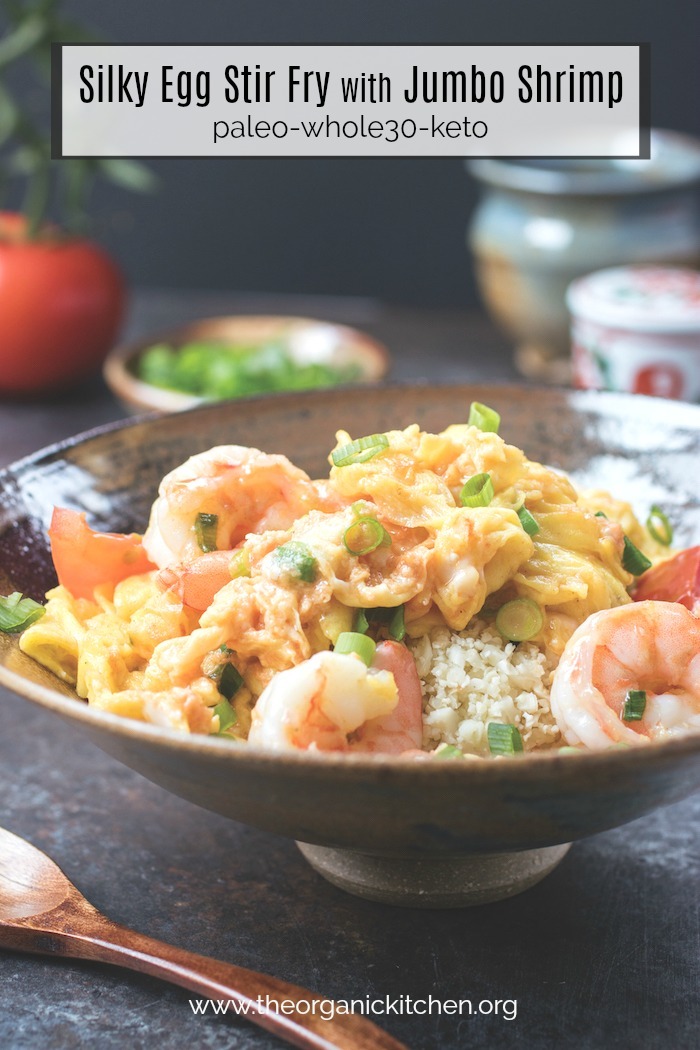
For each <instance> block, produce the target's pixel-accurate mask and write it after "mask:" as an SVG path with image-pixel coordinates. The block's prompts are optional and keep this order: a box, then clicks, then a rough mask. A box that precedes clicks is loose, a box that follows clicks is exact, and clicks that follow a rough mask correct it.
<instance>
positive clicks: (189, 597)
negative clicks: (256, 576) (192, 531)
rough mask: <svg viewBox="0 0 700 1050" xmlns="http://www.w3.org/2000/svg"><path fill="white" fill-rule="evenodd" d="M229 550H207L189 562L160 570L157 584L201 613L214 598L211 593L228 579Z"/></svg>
mask: <svg viewBox="0 0 700 1050" xmlns="http://www.w3.org/2000/svg"><path fill="white" fill-rule="evenodd" d="M230 565H231V551H210V552H209V553H208V554H202V556H201V557H200V558H197V559H196V560H195V561H193V562H192V563H191V564H190V565H177V566H176V567H175V568H172V569H170V568H168V569H161V571H160V572H159V573H158V577H157V579H158V583H159V585H160V586H161V587H162V588H163V590H166V591H170V590H171V591H173V593H174V594H176V595H177V596H178V598H179V599H180V601H181V602H184V604H185V605H189V607H190V608H191V609H197V611H198V612H202V611H203V610H204V609H208V608H209V606H210V605H211V603H212V602H213V601H214V595H215V594H216V593H217V591H220V590H221V588H222V587H224V586H225V585H226V584H227V583H230V582H231V570H230Z"/></svg>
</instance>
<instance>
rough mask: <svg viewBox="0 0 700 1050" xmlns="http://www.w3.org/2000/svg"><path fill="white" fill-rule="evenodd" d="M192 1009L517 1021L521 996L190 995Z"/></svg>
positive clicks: (236, 1013) (242, 1013)
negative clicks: (240, 998) (243, 998)
mask: <svg viewBox="0 0 700 1050" xmlns="http://www.w3.org/2000/svg"><path fill="white" fill-rule="evenodd" d="M189 1002H190V1008H191V1010H192V1013H193V1014H195V1015H198V1016H202V1015H207V1014H209V1015H214V1016H216V1015H225V1014H229V1013H230V1014H231V1015H232V1016H234V1017H235V1016H238V1017H246V1016H248V1014H252V1015H254V1014H257V1013H261V1012H262V1013H267V1012H270V1011H272V1012H274V1013H278V1014H283V1015H285V1016H287V1017H291V1016H292V1015H294V1014H297V1015H299V1014H301V1015H302V1016H309V1015H314V1014H315V1015H317V1016H319V1017H321V1018H323V1020H324V1021H332V1020H333V1018H334V1017H340V1016H343V1015H345V1016H347V1015H348V1014H361V1015H362V1016H364V1017H390V1016H392V1015H397V1016H404V1017H406V1016H409V1017H410V1016H420V1017H422V1016H441V1015H443V1014H444V1015H445V1016H455V1017H488V1016H494V1017H500V1018H502V1019H503V1020H504V1021H514V1020H515V1018H516V1017H517V1016H518V1000H517V999H481V1000H478V1001H477V1000H475V999H437V998H436V997H435V996H432V995H429V996H427V998H417V997H415V998H414V997H413V996H410V995H395V996H388V995H387V996H381V997H374V998H370V997H367V998H365V999H276V998H274V996H270V995H261V996H258V998H257V999H253V1000H249V1001H243V1002H238V1001H237V1000H235V999H190V1001H189Z"/></svg>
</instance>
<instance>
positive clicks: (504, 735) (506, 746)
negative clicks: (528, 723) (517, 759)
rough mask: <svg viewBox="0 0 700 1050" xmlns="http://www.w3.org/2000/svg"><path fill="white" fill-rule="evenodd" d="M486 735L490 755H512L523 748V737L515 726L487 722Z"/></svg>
mask: <svg viewBox="0 0 700 1050" xmlns="http://www.w3.org/2000/svg"><path fill="white" fill-rule="evenodd" d="M486 736H487V739H488V742H489V750H490V751H491V754H492V755H514V754H516V753H517V752H519V751H522V750H523V738H522V737H521V735H520V730H519V729H518V727H517V726H511V725H505V724H504V723H503V722H489V724H488V726H487V727H486Z"/></svg>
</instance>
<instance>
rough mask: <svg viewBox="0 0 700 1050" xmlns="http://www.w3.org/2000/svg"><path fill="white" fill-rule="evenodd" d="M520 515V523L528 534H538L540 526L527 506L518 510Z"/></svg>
mask: <svg viewBox="0 0 700 1050" xmlns="http://www.w3.org/2000/svg"><path fill="white" fill-rule="evenodd" d="M518 517H519V518H520V524H521V525H522V527H523V529H524V530H525V532H526V533H527V534H528V536H536V535H537V533H538V532H539V531H540V527H539V525H538V524H537V522H536V521H535V519H534V518H533V516H532V514H531V513H530V511H529V510H528V509H527V507H521V508H520V510H519V511H518Z"/></svg>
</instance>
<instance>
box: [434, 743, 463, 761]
mask: <svg viewBox="0 0 700 1050" xmlns="http://www.w3.org/2000/svg"><path fill="white" fill-rule="evenodd" d="M433 758H464V754H463V753H462V752H461V751H460V750H459V748H458V747H455V746H454V744H443V745H441V746H440V747H439V748H437V750H436V751H433Z"/></svg>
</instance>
